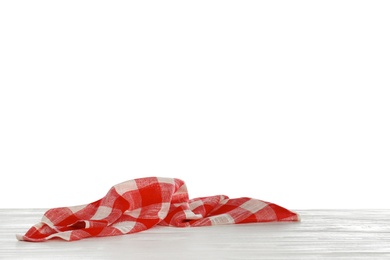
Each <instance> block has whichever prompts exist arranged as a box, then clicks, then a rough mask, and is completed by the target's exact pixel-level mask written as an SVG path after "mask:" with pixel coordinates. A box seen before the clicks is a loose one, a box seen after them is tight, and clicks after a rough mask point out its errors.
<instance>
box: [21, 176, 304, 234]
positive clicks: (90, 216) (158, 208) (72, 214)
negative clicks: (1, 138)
mask: <svg viewBox="0 0 390 260" xmlns="http://www.w3.org/2000/svg"><path fill="white" fill-rule="evenodd" d="M298 220H299V216H298V214H296V213H294V212H292V211H290V210H288V209H285V208H283V207H281V206H278V205H276V204H274V203H270V202H266V201H262V200H258V199H252V198H235V199H230V198H228V197H227V196H225V195H218V196H210V197H201V198H195V199H191V200H190V199H189V197H188V192H187V187H186V185H185V183H184V181H182V180H180V179H174V178H161V177H149V178H140V179H134V180H129V181H126V182H123V183H119V184H117V185H115V186H113V187H112V188H111V189H110V190H109V191H108V193H107V195H106V196H104V197H103V198H102V199H100V200H97V201H95V202H92V203H90V204H86V205H80V206H73V207H61V208H53V209H50V210H48V211H47V212H46V213H45V214H44V215H43V217H42V220H41V222H40V223H38V224H36V225H34V226H33V227H31V228H30V229H29V230H28V231H27V233H26V234H25V235H16V237H17V239H18V240H22V241H32V242H42V241H47V240H49V239H52V238H61V239H63V240H67V241H74V240H80V239H83V238H88V237H104V236H116V235H123V234H130V233H135V232H140V231H143V230H146V229H149V228H151V227H153V226H155V225H162V226H173V227H199V226H213V225H222V224H239V223H251V222H271V221H298Z"/></svg>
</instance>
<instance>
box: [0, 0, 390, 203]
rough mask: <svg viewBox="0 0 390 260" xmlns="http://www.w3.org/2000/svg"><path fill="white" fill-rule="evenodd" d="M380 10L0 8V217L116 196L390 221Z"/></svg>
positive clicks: (116, 5)
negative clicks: (263, 203) (158, 196)
mask: <svg viewBox="0 0 390 260" xmlns="http://www.w3.org/2000/svg"><path fill="white" fill-rule="evenodd" d="M389 14H390V4H389V2H388V1H340V0H339V1H228V0H224V1H214V0H208V1H199V0H198V1H1V2H0V174H1V182H0V198H1V199H0V207H3V208H4V207H45V208H46V207H57V206H72V205H78V204H84V203H89V202H92V201H94V200H97V199H99V198H101V197H102V196H104V195H105V194H106V192H107V191H108V189H109V188H110V187H111V186H112V185H114V184H116V183H119V182H122V181H125V180H128V179H134V178H139V177H147V176H165V177H177V178H181V179H183V180H184V181H186V183H187V186H188V189H189V192H190V197H191V198H193V197H198V196H208V195H215V194H226V195H229V196H230V197H241V196H250V197H255V198H259V199H263V200H267V201H272V202H275V203H277V204H279V205H282V206H285V207H287V208H290V209H314V208H389V207H390V202H389V200H388V198H389V191H388V187H389V184H388V183H389V182H388V181H386V178H387V175H389V173H390V161H389V158H390V117H389V116H390V104H389V100H390V89H389V87H390V73H389V72H390V47H389V46H390V15H389Z"/></svg>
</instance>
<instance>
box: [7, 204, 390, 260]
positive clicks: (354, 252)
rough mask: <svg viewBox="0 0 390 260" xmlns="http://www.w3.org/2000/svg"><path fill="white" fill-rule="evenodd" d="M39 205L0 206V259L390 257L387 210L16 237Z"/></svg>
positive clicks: (34, 218) (306, 213)
mask: <svg viewBox="0 0 390 260" xmlns="http://www.w3.org/2000/svg"><path fill="white" fill-rule="evenodd" d="M44 211H45V210H44V209H0V227H1V229H0V231H1V233H0V259H172V260H176V259H177V260H179V259H213V260H215V259H390V209H389V210H367V209H366V210H296V212H297V213H299V214H300V215H301V222H299V223H265V224H261V223H259V224H241V225H226V226H213V227H197V228H171V227H159V226H157V227H154V228H152V229H149V230H146V231H144V232H140V233H136V234H130V235H123V236H117V237H104V238H88V239H84V240H80V241H74V242H65V241H62V240H52V241H48V242H43V243H31V242H20V241H17V240H16V238H15V234H24V233H25V232H26V231H27V229H28V228H29V227H31V226H32V225H34V224H35V223H37V222H39V221H40V218H41V217H42V214H43V213H44Z"/></svg>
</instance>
